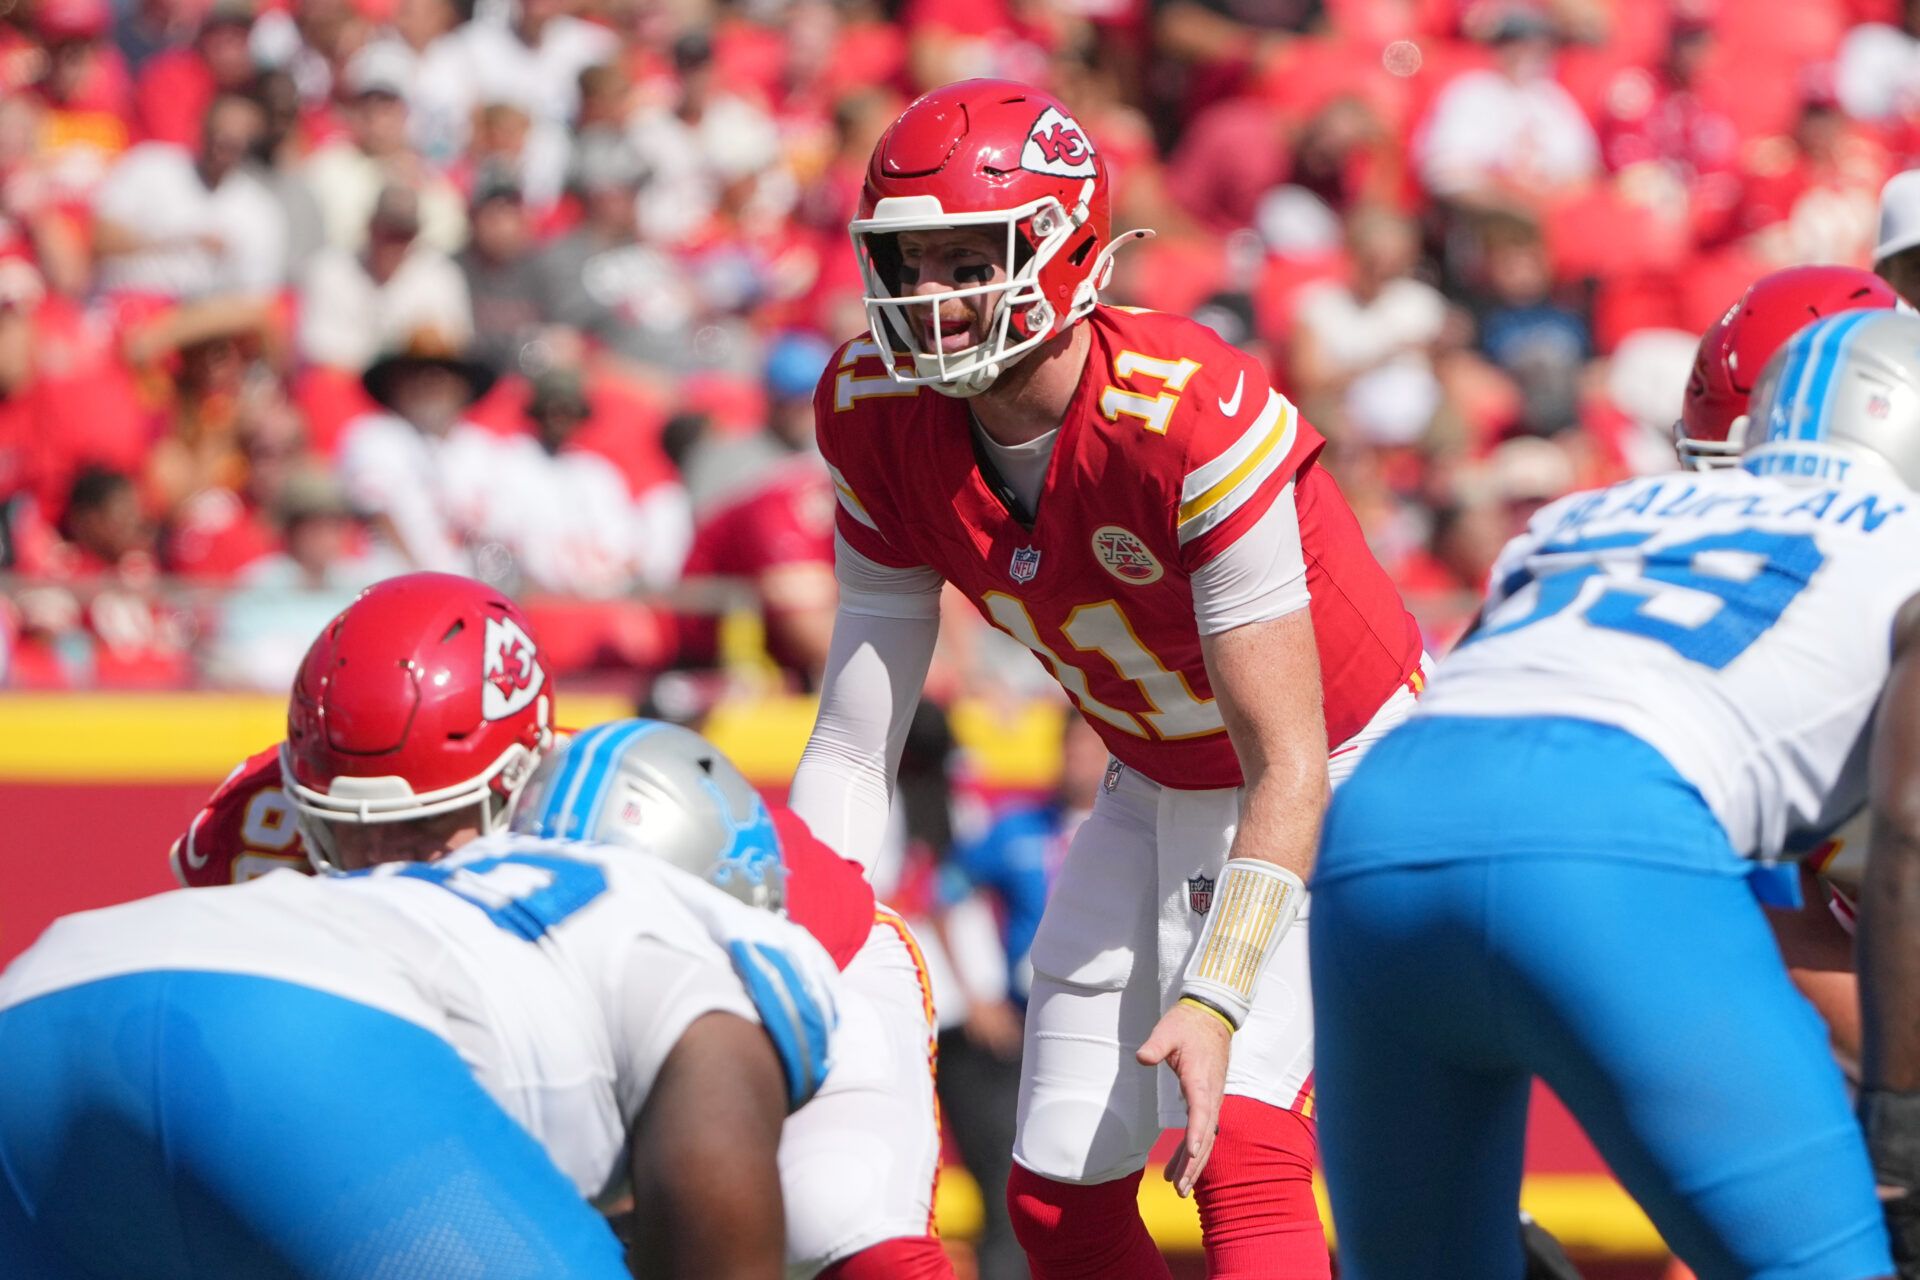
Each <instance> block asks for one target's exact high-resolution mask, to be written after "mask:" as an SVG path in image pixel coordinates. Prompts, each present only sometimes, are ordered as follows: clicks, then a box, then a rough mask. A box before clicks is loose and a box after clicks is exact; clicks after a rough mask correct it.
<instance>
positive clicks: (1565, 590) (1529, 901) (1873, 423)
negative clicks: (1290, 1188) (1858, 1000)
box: [1313, 286, 1920, 1280]
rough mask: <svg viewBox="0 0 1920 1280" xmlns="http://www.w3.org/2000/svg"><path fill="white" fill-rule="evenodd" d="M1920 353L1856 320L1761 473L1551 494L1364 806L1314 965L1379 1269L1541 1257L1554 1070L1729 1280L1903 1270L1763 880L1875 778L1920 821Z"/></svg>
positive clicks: (1327, 1061) (1764, 413)
mask: <svg viewBox="0 0 1920 1280" xmlns="http://www.w3.org/2000/svg"><path fill="white" fill-rule="evenodd" d="M1756 287H1757V286H1756ZM1917 356H1920V318H1916V317H1914V316H1913V315H1911V314H1902V313H1900V312H1896V311H1888V310H1881V309H1864V310H1842V311H1838V312H1837V313H1835V314H1832V315H1829V316H1827V317H1826V318H1823V319H1820V320H1817V321H1815V322H1814V323H1813V324H1812V325H1810V326H1808V327H1806V328H1804V329H1802V330H1800V331H1799V332H1798V333H1797V334H1795V335H1794V336H1793V337H1792V338H1791V339H1790V340H1789V341H1788V342H1787V343H1786V345H1785V346H1784V347H1782V348H1781V350H1780V351H1779V352H1777V353H1776V354H1775V355H1774V356H1773V358H1772V360H1771V362H1770V363H1769V364H1768V365H1767V367H1766V370H1765V372H1764V373H1763V375H1762V376H1761V378H1760V380H1759V384H1758V386H1757V388H1756V389H1755V391H1754V395H1753V402H1752V405H1751V410H1750V414H1749V415H1748V419H1747V421H1746V423H1745V424H1744V430H1743V431H1742V433H1741V439H1742V442H1743V445H1742V453H1741V466H1740V469H1738V470H1728V469H1722V470H1718V471H1715V472H1713V473H1710V474H1706V475H1690V474H1685V473H1681V474H1678V475H1670V476H1664V477H1648V478H1644V479H1639V480H1632V481H1627V482H1624V483H1622V484H1620V485H1616V486H1614V487H1613V488H1611V489H1608V490H1604V491H1598V492H1590V493H1581V494H1574V495H1572V496H1570V497H1567V498H1564V499H1562V500H1561V501H1559V502H1557V503H1554V504H1552V505H1550V506H1548V507H1546V508H1544V509H1542V510H1541V511H1540V512H1539V513H1538V514H1537V515H1536V516H1535V517H1534V520H1533V522H1532V524H1531V526H1530V528H1529V529H1528V531H1527V532H1526V533H1525V534H1523V535H1521V536H1520V537H1519V538H1517V539H1515V540H1514V541H1513V542H1512V543H1511V544H1509V545H1508V547H1507V548H1506V550H1505V551H1504V552H1502V554H1501V556H1500V559H1499V561H1498V562H1497V563H1496V565H1495V567H1494V571H1493V575H1492V584H1491V586H1490V588H1489V593H1488V598H1487V603H1486V606H1485V609H1484V610H1483V615H1482V621H1481V623H1480V626H1479V629H1478V630H1477V631H1476V632H1475V633H1474V634H1473V635H1472V636H1471V637H1469V639H1468V640H1467V641H1465V642H1463V643H1462V645H1461V646H1460V648H1458V649H1457V650H1456V651H1455V652H1454V653H1453V654H1452V655H1450V656H1449V657H1448V658H1447V660H1446V661H1445V662H1443V663H1441V664H1440V667H1439V669H1438V670H1437V671H1436V673H1435V675H1434V679H1433V682H1432V684H1431V686H1430V688H1429V690H1428V693H1427V697H1426V699H1425V701H1424V702H1423V704H1422V706H1421V708H1420V711H1419V712H1418V713H1417V714H1416V715H1415V716H1414V717H1413V718H1412V719H1410V720H1409V721H1408V722H1407V724H1406V725H1405V726H1404V727H1403V728H1402V729H1401V730H1400V731H1399V732H1398V733H1396V734H1395V735H1394V736H1393V737H1392V738H1391V739H1389V740H1388V741H1387V742H1385V743H1383V744H1382V745H1381V747H1380V748H1379V749H1378V750H1376V751H1374V752H1373V753H1372V754H1371V755H1369V757H1368V759H1367V760H1366V762H1365V763H1364V764H1363V765H1362V766H1361V767H1360V769H1359V770H1358V771H1357V772H1356V773H1355V775H1354V777H1353V778H1352V779H1351V780H1350V781H1349V783H1348V784H1347V786H1346V787H1345V788H1344V789H1343V790H1342V792H1341V794H1340V795H1339V796H1337V797H1336V798H1335V800H1334V802H1333V804H1332V806H1331V808H1330V810H1329V812H1328V816H1327V824H1326V837H1325V841H1324V843H1323V846H1322V849H1321V855H1320V862H1319V866H1318V868H1317V872H1316V877H1315V881H1314V891H1315V905H1316V920H1315V926H1316V927H1315V933H1314V938H1313V944H1314V970H1313V974H1314V985H1315V988H1316V996H1317V997H1318V1000H1317V1002H1316V1018H1317V1021H1318V1029H1319V1036H1320V1040H1319V1044H1320V1051H1321V1071H1320V1096H1321V1104H1322V1113H1323V1116H1324V1118H1325V1123H1326V1131H1325V1132H1326V1142H1325V1144H1324V1154H1325V1160H1326V1170H1327V1179H1328V1187H1329V1190H1330V1192H1331V1195H1332V1200H1333V1209H1334V1217H1335V1220H1336V1222H1337V1224H1338V1225H1339V1228H1340V1238H1341V1245H1342V1248H1341V1264H1342V1270H1343V1272H1350V1273H1351V1274H1352V1275H1354V1276H1355V1277H1357V1278H1358V1280H1372V1278H1374V1277H1391V1278H1392V1280H1418V1277H1422V1276H1434V1277H1439V1276H1443V1275H1446V1276H1451V1275H1465V1274H1471V1275H1487V1276H1497V1275H1518V1274H1519V1260H1518V1258H1517V1257H1516V1256H1515V1251H1514V1247H1513V1243H1512V1240H1511V1236H1510V1234H1509V1233H1507V1232H1505V1231H1504V1230H1502V1227H1503V1226H1504V1221H1505V1215H1506V1214H1508V1213H1510V1212H1511V1209H1512V1205H1513V1202H1514V1197H1515V1196H1516V1194H1517V1192H1518V1188H1519V1180H1520V1172H1521V1154H1522V1146H1523V1137H1524V1126H1525V1119H1526V1098H1527V1089H1528V1085H1529V1079H1530V1077H1532V1076H1535V1075H1538V1076H1540V1077H1541V1078H1543V1079H1544V1080H1546V1081H1547V1083H1548V1084H1550V1085H1552V1086H1553V1088H1554V1090H1555V1091H1556V1092H1557V1093H1559V1095H1560V1096H1561V1097H1562V1098H1563V1099H1564V1100H1565V1101H1566V1103H1567V1104H1568V1106H1569V1108H1570V1109H1571V1110H1572V1111H1573V1113H1574V1114H1575V1115H1576V1116H1577V1117H1578V1118H1579V1119H1580V1121H1581V1123H1582V1124H1583V1126H1584V1127H1585V1128H1586V1131H1587V1133H1588V1134H1589V1135H1590V1136H1591V1137H1592V1138H1593V1140H1594V1143H1595V1145H1596V1146H1597V1147H1598V1148H1599V1150H1600V1152H1601V1154H1602V1155H1603V1156H1605V1157H1606V1159H1607V1161H1608V1163H1609V1164H1610V1165H1611V1166H1612V1168H1613V1169H1614V1171H1615V1172H1616V1173H1617V1174H1618V1175H1619V1177H1620V1179H1621V1181H1622V1182H1623V1183H1624V1184H1625V1186H1626V1187H1627V1189H1628V1190H1629V1191H1630V1192H1631V1193H1632V1194H1633V1195H1634V1196H1635V1198H1636V1199H1638V1200H1639V1202H1640V1204H1641V1205H1642V1207H1643V1208H1645V1209H1646V1211H1647V1213H1648V1215H1649V1217H1651V1218H1652V1219H1653V1222H1654V1225H1655V1226H1657V1227H1658V1228H1659V1230H1660V1233H1661V1235H1662V1237H1663V1238H1664V1239H1665V1240H1666V1241H1667V1243H1668V1244H1669V1245H1670V1246H1671V1247H1672V1249H1673V1250H1674V1252H1675V1253H1676V1254H1678V1255H1679V1256H1680V1257H1681V1258H1682V1259H1683V1260H1685V1261H1686V1262H1687V1263H1688V1265H1690V1266H1691V1267H1692V1268H1693V1269H1694V1271H1695V1272H1697V1273H1698V1274H1699V1275H1700V1276H1702V1277H1703V1280H1716V1278H1718V1277H1728V1278H1729V1280H1731V1278H1732V1277H1763V1278H1765V1280H1789V1278H1793V1277H1807V1278H1808V1280H1811V1278H1812V1277H1816V1276H1817V1277H1821V1278H1822V1280H1849V1278H1852V1280H1866V1278H1868V1277H1879V1276H1885V1275H1888V1274H1891V1273H1892V1271H1893V1264H1892V1260H1891V1258H1890V1256H1889V1250H1888V1232H1887V1229H1886V1224H1885V1222H1883V1212H1882V1205H1881V1201H1880V1198H1878V1197H1877V1196H1876V1191H1875V1168H1874V1167H1873V1166H1872V1165H1870V1164H1869V1160H1868V1144H1867V1143H1863V1141H1862V1135H1861V1130H1860V1127H1859V1126H1858V1125H1856V1124H1855V1122H1854V1120H1853V1117H1852V1116H1851V1114H1850V1111H1849V1106H1848V1100H1847V1095H1846V1091H1845V1087H1844V1083H1843V1081H1842V1078H1841V1075H1840V1072H1839V1070H1838V1068H1837V1067H1836V1066H1835V1064H1834V1063H1833V1061H1832V1059H1831V1057H1830V1056H1829V1055H1828V1053H1827V1050H1826V1037H1825V1036H1824V1035H1823V1034H1822V1029H1821V1027H1820V1025H1819V1023H1818V1021H1817V1019H1816V1018H1815V1015H1814V1013H1813V1011H1812V1010H1811V1009H1810V1008H1809V1007H1808V1006H1807V1004H1806V1003H1805V1002H1804V1001H1802V1000H1801V999H1800V998H1799V997H1798V995H1797V994H1796V992H1795V990H1794V988H1793V986H1792V984H1791V983H1790V982H1789V981H1788V976H1787V973H1786V969H1785V967H1784V966H1783V965H1782V963H1781V957H1780V952H1779V950H1778V949H1777V948H1776V946H1775V943H1774V939H1773V937H1772V936H1771V935H1770V933H1769V932H1768V929H1767V925H1766V922H1765V920H1764V919H1763V918H1762V913H1761V911H1760V909H1759V907H1758V904H1757V903H1756V901H1755V895H1754V893H1753V892H1750V889H1749V881H1750V880H1752V879H1753V878H1754V874H1755V871H1756V866H1757V865H1759V866H1764V865H1765V864H1769V863H1772V862H1775V861H1776V860H1778V859H1780V858H1781V857H1783V856H1787V855H1790V854H1791V853H1792V852H1793V851H1794V850H1796V849H1800V848H1805V847H1806V846H1807V842H1808V840H1809V837H1810V836H1812V835H1815V834H1817V833H1820V832H1824V831H1830V830H1832V829H1833V827H1834V826H1835V825H1836V823H1837V822H1839V821H1840V820H1841V819H1843V818H1845V817H1846V816H1847V815H1849V814H1851V813H1853V812H1854V811H1855V810H1857V809H1858V808H1859V807H1860V806H1861V805H1862V804H1863V803H1864V802H1866V801H1867V800H1868V797H1869V794H1870V788H1869V779H1870V778H1871V783H1872V785H1871V795H1872V802H1873V806H1874V809H1875V812H1876V816H1877V818H1878V819H1879V820H1880V821H1882V822H1884V823H1885V824H1886V826H1887V829H1888V830H1889V831H1890V832H1891V833H1892V834H1894V835H1896V836H1898V837H1899V838H1900V839H1901V841H1902V842H1903V843H1906V844H1908V845H1910V846H1911V845H1913V843H1914V840H1913V837H1914V833H1915V832H1916V831H1920V819H1916V818H1915V817H1914V812H1913V811H1914V805H1913V803H1912V799H1911V797H1912V792H1913V778H1914V776H1915V772H1916V769H1920V765H1916V762H1915V757H1914V755H1913V744H1912V742H1911V741H1910V739H1911V738H1912V726H1913V724H1914V723H1915V722H1916V719H1920V707H1917V706H1916V704H1915V700H1914V697H1913V690H1914V689H1915V687H1916V677H1915V670H1916V663H1917V662H1920V658H1916V656H1915V655H1916V652H1920V650H1916V636H1917V633H1916V631H1915V626H1916V616H1917V615H1916V605H1917V604H1920V557H1916V555H1915V552H1914V548H1915V545H1916V540H1917V539H1920V504H1916V502H1915V500H1914V493H1915V490H1916V489H1917V488H1920V443H1916V442H1917V441H1920V434H1917V433H1920V359H1917ZM1883 698H1884V699H1887V700H1889V701H1888V702H1886V703H1884V704H1883ZM1410 794H1417V795H1420V796H1422V797H1423V798H1424V803H1423V804H1422V805H1420V806H1418V807H1415V806H1412V805H1407V804H1405V803H1396V800H1395V798H1396V797H1404V796H1407V795H1410ZM1877 830H1878V828H1877ZM1908 874H1910V872H1909V873H1908ZM1889 901H1890V902H1892V903H1898V902H1899V901H1900V895H1899V894H1894V895H1892V896H1891V898H1890V899H1889ZM1882 945H1883V946H1884V947H1885V948H1886V950H1885V951H1884V952H1883V953H1882V955H1883V956H1884V957H1887V958H1889V968H1890V970H1892V973H1890V975H1889V976H1890V977H1894V978H1897V979H1899V982H1900V983H1902V984H1905V985H1904V986H1901V987H1899V988H1898V989H1903V990H1907V991H1908V994H1907V1000H1908V1003H1907V1004H1906V1005H1905V1008H1904V1010H1903V1011H1902V1012H1903V1014H1904V1015H1905V1016H1903V1017H1899V1018H1891V1017H1888V1018H1883V1020H1882V1023H1881V1026H1882V1027H1883V1029H1884V1031H1885V1035H1884V1037H1883V1040H1882V1046H1883V1048H1885V1049H1886V1053H1885V1054H1884V1057H1883V1060H1881V1061H1879V1062H1878V1063H1876V1057H1875V1051H1874V1048H1873V1036H1872V1029H1871V1024H1870V1027H1869V1037H1868V1044H1869V1048H1868V1053H1867V1063H1866V1073H1865V1077H1866V1085H1867V1089H1866V1091H1865V1093H1864V1094H1863V1098H1862V1114H1863V1118H1864V1121H1865V1124H1866V1127H1867V1131H1868V1138H1869V1141H1870V1142H1871V1144H1872V1148H1873V1154H1874V1156H1875V1158H1876V1159H1875V1163H1876V1164H1878V1166H1879V1173H1880V1175H1881V1176H1880V1179H1879V1181H1880V1182H1881V1184H1882V1185H1883V1186H1884V1187H1885V1188H1887V1189H1888V1190H1889V1192H1891V1193H1894V1194H1893V1198H1891V1199H1889V1200H1888V1201H1887V1208H1886V1214H1885V1218H1886V1222H1892V1223H1895V1224H1896V1225H1899V1224H1900V1222H1901V1218H1902V1216H1903V1215H1910V1214H1911V1213H1912V1211H1911V1210H1909V1209H1907V1208H1906V1201H1905V1199H1904V1198H1903V1194H1910V1193H1911V1189H1912V1188H1913V1187H1914V1186H1915V1185H1916V1184H1917V1183H1920V1156H1916V1154H1915V1152H1916V1150H1920V1137H1916V1134H1920V1118H1917V1117H1916V1114H1915V1110H1916V1104H1915V1101H1914V1099H1915V1098H1916V1097H1920V1094H1916V1093H1914V1092H1911V1091H1912V1090H1914V1089H1915V1085H1916V1082H1917V1081H1920V1074H1917V1073H1916V1068H1915V1063H1916V1061H1920V1055H1917V1054H1915V1052H1914V1050H1913V1046H1912V1044H1911V1043H1910V1041H1911V1036H1910V1034H1909V1029H1910V1027H1911V1025H1912V1018H1911V1010H1912V1008H1913V1005H1912V1000H1913V999H1915V998H1920V997H1916V996H1915V995H1913V994H1912V993H1911V991H1910V987H1911V982H1912V979H1911V972H1912V968H1911V964H1910V962H1899V961H1894V960H1892V957H1894V956H1895V955H1896V953H1897V952H1898V950H1899V946H1898V944H1894V943H1891V942H1883V943H1882ZM1905 946H1906V950H1907V951H1908V952H1911V950H1912V944H1911V936H1910V935H1909V938H1908V941H1907V943H1906V944H1905ZM1865 954H1866V955H1867V957H1868V961H1869V972H1870V973H1871V964H1872V961H1873V959H1874V957H1875V947H1874V945H1873V944H1872V942H1871V941H1870V942H1869V945H1868V946H1867V947H1866V950H1865ZM1903 965H1904V967H1905V969H1906V972H1900V970H1901V969H1902V967H1903ZM1868 1012H1869V1015H1871V1014H1872V1012H1873V1001H1872V999H1871V997H1870V998H1869V1001H1868ZM1876 1068H1877V1071H1876ZM1786 1204H1791V1206H1792V1207H1791V1210H1790V1211H1787V1212H1783V1211H1782V1207H1781V1206H1783V1205H1786ZM1909 1229H1910V1228H1909ZM1896 1243H1898V1233H1896ZM1902 1274H1909V1273H1908V1272H1903V1273H1902Z"/></svg>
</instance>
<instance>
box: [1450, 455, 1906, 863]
mask: <svg viewBox="0 0 1920 1280" xmlns="http://www.w3.org/2000/svg"><path fill="white" fill-rule="evenodd" d="M1917 541H1920V512H1917V511H1914V510H1912V509H1911V504H1910V495H1908V494H1906V493H1904V492H1903V491H1899V490H1893V489H1871V488H1863V487H1844V488H1842V487H1825V486H1819V485H1807V484H1791V483H1783V482H1781V481H1779V480H1776V479H1771V478H1761V477H1756V476H1752V475H1749V474H1747V473H1746V472H1743V471H1733V472H1721V473H1714V474H1710V475H1699V474H1687V475H1677V476H1663V477H1658V478H1645V479H1639V480H1632V481H1627V482H1625V483H1622V484H1619V485H1616V486H1614V487H1612V488H1610V489H1606V490H1601V491H1597V492H1591V493H1581V494H1574V495H1572V496H1570V497H1568V498H1564V499H1562V500H1560V501H1559V502H1557V503H1554V504H1552V505H1551V506H1549V507H1547V508H1545V509H1543V510H1542V511H1541V512H1540V513H1539V514H1538V515H1537V516H1536V517H1535V518H1534V520H1533V523H1532V525H1531V527H1530V528H1529V530H1528V531H1527V532H1526V533H1525V534H1523V535H1521V536H1520V537H1519V538H1516V539H1515V540H1514V541H1513V542H1512V543H1510V544H1509V545H1508V547H1507V548H1506V550H1505V551H1504V552H1503V553H1502V554H1501V557H1500V559H1499V560H1498V562H1497V563H1496V564H1495V566H1494V570H1493V574H1492V583H1491V587H1490V589H1489V594H1488V602H1487V605H1486V608H1485V610H1484V612H1483V616H1482V621H1481V624H1480V627H1479V629H1478V630H1477V631H1476V632H1475V633H1474V634H1473V635H1472V636H1471V637H1469V639H1468V640H1467V641H1465V642H1464V643H1463V644H1462V645H1461V647H1460V648H1459V649H1457V650H1456V651H1455V652H1454V653H1453V654H1452V655H1450V656H1449V657H1448V658H1447V660H1446V661H1445V662H1443V663H1442V664H1441V666H1440V669H1439V671H1438V672H1436V674H1435V677H1434V679H1433V682H1432V684H1431V685H1430V687H1429V689H1428V691H1427V696H1426V698H1425V699H1424V700H1423V703H1422V706H1421V710H1420V714H1421V715H1500V716H1535V715H1544V716H1568V717H1575V718H1579V719H1585V720H1591V721H1598V722H1600V723H1604V724H1611V725H1616V726H1618V727H1620V728H1623V729H1626V730H1627V731H1629V732H1631V733H1633V734H1634V735H1636V736H1638V737H1639V738H1641V739H1642V740H1643V741H1645V742H1647V743H1649V744H1650V745H1652V746H1653V747H1655V748H1656V749H1658V750H1659V751H1660V752H1661V754H1662V755H1664V756H1665V757H1666V758H1667V760H1668V761H1669V762H1670V763H1671V764H1672V765H1673V766H1674V768H1675V769H1676V770H1678V771H1679V772H1680V774H1681V775H1682V776H1684V777H1685V778H1686V779H1687V780H1688V781H1689V782H1691V783H1693V784H1694V785H1695V786H1696V787H1698V788H1699V790H1700V791H1701V793H1702V795H1703V796H1704V797H1705V798H1706V800H1707V803H1708V804H1709V805H1710V806H1711V807H1712V809H1713V810H1714V812H1715V814H1716V816H1718V817H1719V819H1720V820H1721V822H1722V823H1723V824H1724V825H1725V827H1726V829H1727V834H1728V836H1729V838H1730V839H1731V840H1732V842H1733V845H1734V847H1735V848H1736V849H1738V850H1740V851H1742V852H1744V853H1748V854H1759V855H1766V856H1771V855H1773V854H1776V853H1778V852H1780V851H1781V850H1782V849H1783V848H1784V847H1788V846H1790V845H1793V844H1796V843H1798V842H1799V841H1800V840H1802V839H1804V838H1805V836H1806V835H1807V834H1808V833H1810V832H1817V831H1821V830H1825V829H1827V828H1830V827H1831V826H1832V825H1833V824H1834V823H1835V822H1836V821H1838V820H1840V819H1842V818H1844V817H1845V816H1846V815H1847V814H1848V813H1849V812H1851V811H1852V810H1853V809H1855V808H1857V807H1858V805H1859V804H1860V803H1861V800H1862V798H1863V795H1864V787H1865V774H1864V751H1865V733H1866V729H1867V725H1868V721H1869V719H1870V717H1871V715H1872V712H1873V708H1874V705H1875V702H1876V700H1877V699H1878V697H1879V693H1880V689H1881V686H1882V684H1883V683H1884V682H1885V679H1886V675H1887V671H1888V666H1889V660H1890V656H1891V649H1890V640H1891V635H1892V627H1893V621H1894V617H1895V614H1896V613H1897V612H1898V610H1899V608H1900V606H1901V605H1902V604H1903V603H1904V602H1905V601H1906V600H1907V599H1908V598H1909V597H1911V596H1913V595H1914V594H1915V592H1916V591H1920V546H1917V545H1916V542H1917ZM1489 767H1490V768H1497V767H1498V762H1490V763H1489ZM1596 785H1604V782H1603V781H1597V782H1596Z"/></svg>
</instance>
